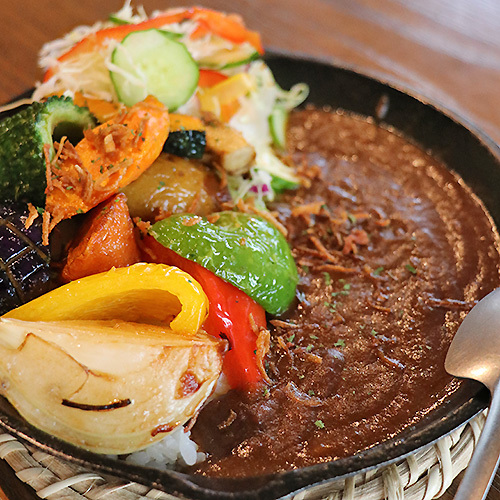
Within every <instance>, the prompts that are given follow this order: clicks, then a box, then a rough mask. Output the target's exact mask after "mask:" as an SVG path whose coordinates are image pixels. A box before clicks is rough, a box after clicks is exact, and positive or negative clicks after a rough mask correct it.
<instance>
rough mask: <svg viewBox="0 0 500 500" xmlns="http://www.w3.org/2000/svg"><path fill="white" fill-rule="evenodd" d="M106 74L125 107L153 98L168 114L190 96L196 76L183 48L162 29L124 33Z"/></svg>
mask: <svg viewBox="0 0 500 500" xmlns="http://www.w3.org/2000/svg"><path fill="white" fill-rule="evenodd" d="M111 62H112V63H113V64H114V65H115V66H116V67H117V69H116V70H113V71H110V75H111V80H112V82H113V85H114V87H115V90H116V94H117V96H118V99H119V100H120V101H121V102H123V103H124V104H125V105H127V106H132V105H134V104H135V103H137V102H139V101H142V100H143V99H145V98H146V97H147V96H148V95H150V94H151V95H154V96H155V97H156V98H157V99H158V100H160V101H161V102H162V103H163V104H165V106H167V107H168V108H169V110H170V111H173V110H175V109H177V108H178V107H179V106H182V105H183V104H184V103H185V102H187V101H188V100H189V98H190V97H191V96H192V95H193V93H194V91H195V90H196V86H197V85H198V79H199V76H200V73H199V69H198V65H197V64H196V62H195V61H194V59H193V58H192V57H191V54H190V53H189V51H188V50H187V48H186V46H185V45H184V44H182V43H180V42H177V41H175V40H173V39H172V37H171V36H170V34H169V33H165V32H164V31H163V30H157V29H150V30H144V31H134V32H132V33H130V34H128V35H127V36H126V37H125V38H124V39H123V40H122V41H121V43H120V44H119V45H117V47H116V48H115V49H114V51H113V53H112V55H111Z"/></svg>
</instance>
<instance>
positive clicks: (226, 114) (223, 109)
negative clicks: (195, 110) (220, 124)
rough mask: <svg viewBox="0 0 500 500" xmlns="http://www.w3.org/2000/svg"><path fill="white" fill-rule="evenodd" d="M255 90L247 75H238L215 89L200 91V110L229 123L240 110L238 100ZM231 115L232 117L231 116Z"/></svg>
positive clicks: (218, 84)
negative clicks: (233, 114)
mask: <svg viewBox="0 0 500 500" xmlns="http://www.w3.org/2000/svg"><path fill="white" fill-rule="evenodd" d="M254 88H255V84H254V81H253V79H252V78H251V76H250V75H248V74H247V73H238V74H237V75H234V76H232V77H231V78H228V79H227V80H224V81H222V82H220V83H217V84H216V85H214V86H213V87H209V88H208V89H200V90H199V93H198V98H199V101H200V108H201V110H202V111H204V112H208V113H212V114H214V115H215V116H216V117H217V118H221V119H222V120H223V121H228V120H229V119H230V118H231V116H232V113H234V112H235V111H237V109H238V100H239V98H240V97H243V96H245V95H246V94H248V93H249V92H250V91H252V90H253V89H254ZM230 115H231V116H230Z"/></svg>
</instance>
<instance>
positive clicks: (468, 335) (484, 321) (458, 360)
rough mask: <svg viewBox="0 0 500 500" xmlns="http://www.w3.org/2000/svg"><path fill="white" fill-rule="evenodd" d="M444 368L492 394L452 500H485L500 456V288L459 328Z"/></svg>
mask: <svg viewBox="0 0 500 500" xmlns="http://www.w3.org/2000/svg"><path fill="white" fill-rule="evenodd" d="M445 368H446V371H447V372H448V373H450V374H451V375H454V376H456V377H463V378H469V379H473V380H478V381H479V382H482V383H483V384H484V385H485V386H486V387H487V388H488V389H489V390H490V392H491V395H492V397H491V402H490V408H489V411H488V417H487V418H486V422H485V425H484V428H483V431H482V433H481V436H480V438H479V441H478V443H477V446H476V449H475V450H474V454H473V456H472V459H471V461H470V463H469V465H468V467H467V469H466V471H465V474H464V477H463V479H462V482H461V483H460V486H459V488H458V491H457V493H456V495H455V500H479V499H484V498H486V494H487V493H488V490H489V488H490V485H491V481H492V479H493V476H494V473H495V471H496V469H497V467H498V462H499V454H500V387H499V384H500V288H497V289H496V290H494V291H493V292H491V293H490V294H489V295H487V296H486V297H484V298H483V299H482V300H480V301H479V302H478V303H477V305H476V306H475V307H474V308H473V309H472V310H471V311H470V313H469V314H468V315H467V316H466V317H465V319H464V321H463V322H462V324H461V325H460V328H459V329H458V331H457V333H456V335H455V337H454V339H453V341H452V343H451V346H450V349H449V350H448V354H447V355H446V361H445Z"/></svg>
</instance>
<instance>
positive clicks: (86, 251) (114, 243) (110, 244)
mask: <svg viewBox="0 0 500 500" xmlns="http://www.w3.org/2000/svg"><path fill="white" fill-rule="evenodd" d="M89 217H90V218H89V219H88V220H87V221H86V223H85V224H84V225H83V226H82V228H81V230H80V233H79V234H78V235H77V237H76V239H75V240H74V242H73V244H72V246H71V248H70V249H69V252H68V256H67V259H66V264H65V265H64V268H63V270H62V274H61V277H62V279H63V280H64V281H65V282H69V281H73V280H77V279H80V278H83V277H85V276H90V275H92V274H97V273H101V272H105V271H109V270H110V269H111V268H112V267H126V266H130V265H132V264H135V263H137V262H139V261H140V257H139V248H138V246H137V243H136V240H135V234H134V224H133V222H132V219H131V218H130V214H129V211H128V206H127V197H126V196H125V195H124V194H123V193H119V194H117V195H115V196H113V198H111V199H110V200H108V201H106V202H104V203H101V204H100V205H99V206H97V207H95V208H94V210H93V212H92V213H90V214H89Z"/></svg>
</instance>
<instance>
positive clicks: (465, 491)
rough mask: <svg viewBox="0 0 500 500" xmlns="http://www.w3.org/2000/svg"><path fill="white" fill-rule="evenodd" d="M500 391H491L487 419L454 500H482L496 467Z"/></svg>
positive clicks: (499, 447) (497, 459)
mask: <svg viewBox="0 0 500 500" xmlns="http://www.w3.org/2000/svg"><path fill="white" fill-rule="evenodd" d="M499 453H500V390H496V388H495V390H494V391H493V396H492V399H491V403H490V409H489V411H488V417H487V418H486V422H485V424H484V428H483V431H482V432H481V436H480V438H479V441H478V443H477V446H476V449H475V450H474V453H473V455H472V459H471V461H470V463H469V465H468V467H467V469H466V471H465V474H464V477H463V479H462V482H461V483H460V486H459V488H458V491H457V493H456V495H455V498H454V500H484V499H485V498H486V495H487V493H488V490H489V489H490V484H491V481H492V479H493V476H494V474H495V471H496V469H497V467H498V461H499Z"/></svg>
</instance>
